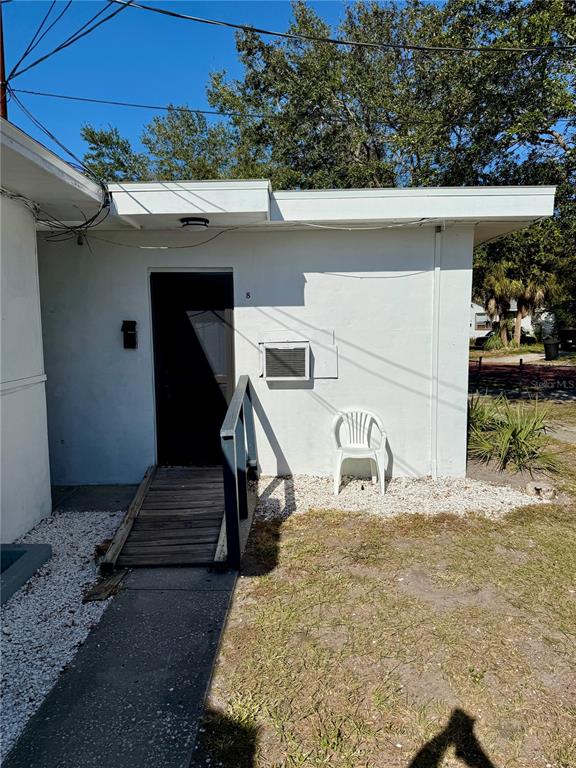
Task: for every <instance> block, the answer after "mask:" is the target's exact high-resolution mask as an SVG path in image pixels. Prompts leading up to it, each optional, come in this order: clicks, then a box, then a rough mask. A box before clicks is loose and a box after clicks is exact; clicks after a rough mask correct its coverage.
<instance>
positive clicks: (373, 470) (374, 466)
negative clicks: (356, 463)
mask: <svg viewBox="0 0 576 768" xmlns="http://www.w3.org/2000/svg"><path fill="white" fill-rule="evenodd" d="M370 473H371V475H372V485H376V482H377V480H378V474H379V473H378V462H377V461H376V459H370Z"/></svg>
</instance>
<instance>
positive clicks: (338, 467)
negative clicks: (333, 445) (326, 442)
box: [334, 453, 342, 496]
mask: <svg viewBox="0 0 576 768" xmlns="http://www.w3.org/2000/svg"><path fill="white" fill-rule="evenodd" d="M341 474H342V454H341V453H337V454H336V463H335V464H334V496H338V494H339V493H340V478H341Z"/></svg>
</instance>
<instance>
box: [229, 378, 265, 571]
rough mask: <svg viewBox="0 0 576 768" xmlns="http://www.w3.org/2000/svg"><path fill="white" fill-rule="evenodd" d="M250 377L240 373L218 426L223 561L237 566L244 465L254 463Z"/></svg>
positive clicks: (245, 501) (243, 513)
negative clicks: (223, 531)
mask: <svg viewBox="0 0 576 768" xmlns="http://www.w3.org/2000/svg"><path fill="white" fill-rule="evenodd" d="M251 388H252V385H251V384H250V377H249V376H247V375H243V376H240V378H239V379H238V384H237V385H236V389H235V390H234V395H233V396H232V399H231V400H230V404H229V406H228V410H227V411H226V416H225V417H224V423H223V424H222V428H221V429H220V442H221V446H222V468H223V473H224V510H225V516H226V549H227V562H228V565H229V566H230V567H231V568H234V569H235V570H240V561H241V558H242V546H241V541H240V520H246V519H247V517H248V479H247V471H248V468H249V467H251V468H254V469H256V467H257V466H258V457H257V454H256V433H255V430H254V408H253V405H252V391H251Z"/></svg>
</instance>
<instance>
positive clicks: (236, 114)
mask: <svg viewBox="0 0 576 768" xmlns="http://www.w3.org/2000/svg"><path fill="white" fill-rule="evenodd" d="M12 91H13V92H14V93H27V94H29V95H30V96H47V97H49V98H52V99H65V100H67V101H82V102H88V103H89V104H107V105H110V106H112V107H134V108H136V109H157V110H159V111H165V112H169V111H172V110H174V111H175V112H185V113H186V112H191V113H193V114H201V115H215V116H223V117H258V118H269V117H270V118H275V117H281V115H280V114H277V115H275V114H270V113H269V114H264V113H256V112H219V111H218V110H216V109H192V108H191V107H175V106H172V105H170V106H167V105H164V104H136V103H134V102H130V101H112V100H110V99H94V98H91V97H88V96H68V95H65V94H63V93H47V92H45V91H30V90H27V89H25V88H13V89H12Z"/></svg>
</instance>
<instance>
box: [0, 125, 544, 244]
mask: <svg viewBox="0 0 576 768" xmlns="http://www.w3.org/2000/svg"><path fill="white" fill-rule="evenodd" d="M0 138H1V152H2V154H1V163H2V166H1V172H2V185H3V186H4V187H6V188H7V189H9V190H10V191H11V192H14V193H17V194H20V195H23V196H24V197H27V198H28V199H30V200H33V201H34V202H36V203H38V204H39V205H40V206H41V207H42V208H43V209H44V210H45V211H47V212H48V213H50V214H52V215H53V216H56V217H57V218H59V219H61V220H63V221H66V222H69V223H74V224H81V223H82V221H83V220H84V218H88V217H89V216H91V215H93V214H94V213H96V212H97V211H98V209H99V207H100V204H101V200H102V190H101V188H100V186H99V185H98V184H97V183H96V182H95V181H93V180H92V179H90V178H88V177H87V176H86V175H85V174H83V173H81V172H80V171H78V170H76V169H75V168H74V167H72V166H71V165H70V164H69V163H67V162H66V161H64V160H62V159H61V158H60V157H58V156H57V155H56V154H54V153H53V152H51V151H50V150H49V149H47V148H46V147H44V146H43V145H42V144H41V143H40V142H38V141H36V140H35V139H32V138H31V137H30V136H28V135H27V134H26V133H24V132H23V131H21V130H20V129H19V128H17V127H16V126H15V125H13V124H12V123H9V122H7V121H6V120H3V119H0ZM108 188H109V190H110V192H111V196H112V204H111V210H110V215H109V216H108V218H107V219H106V220H105V221H103V222H102V223H101V224H100V225H99V226H100V227H101V228H102V229H118V230H120V229H126V228H133V229H139V230H156V231H159V230H160V231H161V230H176V229H180V227H181V221H180V220H181V219H182V218H184V217H186V216H202V217H205V218H207V219H208V220H209V225H208V226H209V227H210V228H211V229H212V228H214V229H222V228H227V227H237V228H252V227H253V228H255V229H260V228H276V227H277V228H284V227H291V228H298V227H302V228H304V227H307V226H317V227H319V228H322V227H327V228H339V227H347V228H350V229H354V227H357V228H362V227H367V226H376V227H378V226H382V227H386V226H402V227H405V228H410V227H421V226H429V225H437V224H442V225H443V226H444V225H448V226H449V225H455V224H465V225H472V226H474V228H475V240H476V243H481V242H485V241H486V240H490V239H493V238H496V237H499V236H501V235H504V234H507V233H509V232H512V231H514V230H516V229H521V228H522V227H525V226H528V225H529V224H530V223H532V222H534V221H537V220H538V219H541V218H545V217H548V216H551V215H552V214H553V212H554V196H555V192H556V188H555V187H553V186H514V187H506V186H498V187H491V186H480V187H407V188H402V189H399V188H392V187H390V188H379V189H374V188H365V189H303V190H278V191H273V190H272V188H271V184H270V181H269V180H268V179H209V180H204V181H196V180H178V181H174V180H172V181H147V182H122V183H110V184H109V185H108Z"/></svg>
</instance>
